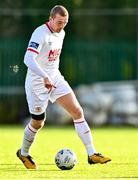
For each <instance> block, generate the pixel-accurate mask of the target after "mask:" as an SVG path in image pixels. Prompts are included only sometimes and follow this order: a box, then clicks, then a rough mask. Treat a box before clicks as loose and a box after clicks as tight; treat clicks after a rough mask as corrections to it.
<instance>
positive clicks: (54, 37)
mask: <svg viewBox="0 0 138 180" xmlns="http://www.w3.org/2000/svg"><path fill="white" fill-rule="evenodd" d="M68 18H69V14H68V11H67V9H66V8H65V7H63V6H61V5H56V6H55V7H53V8H52V10H51V12H50V17H49V21H48V22H46V23H45V24H43V25H41V26H39V27H38V28H37V29H35V31H34V32H33V34H32V36H31V39H30V41H29V44H28V48H27V50H26V53H25V57H24V63H25V64H26V66H27V67H28V71H27V75H26V82H25V90H26V97H27V102H28V107H29V112H30V114H31V120H30V122H29V124H28V125H27V126H26V128H25V130H24V138H23V143H22V147H21V148H20V149H19V150H18V151H17V156H18V157H19V159H20V160H21V161H22V162H23V164H24V166H25V167H26V168H28V169H36V168H37V165H36V163H35V161H34V160H33V158H32V157H31V156H30V153H29V150H30V147H31V145H32V143H33V142H34V140H35V137H36V134H37V133H38V131H39V130H40V129H41V128H42V127H43V126H44V121H45V112H46V108H47V105H48V101H49V100H50V101H51V102H52V103H53V102H55V101H56V102H57V103H58V104H59V105H61V106H62V107H63V108H64V109H65V110H66V111H67V112H68V113H69V114H70V115H71V117H72V119H73V122H74V126H75V129H76V132H77V133H78V135H79V137H80V139H81V140H82V142H83V144H84V146H85V148H86V151H87V155H88V163H89V164H95V163H101V164H103V163H106V162H108V161H111V159H110V158H108V157H104V156H102V155H101V154H100V153H96V150H95V147H94V144H93V140H92V135H91V131H90V128H89V126H88V124H87V122H86V120H85V117H84V113H83V110H82V107H81V106H80V104H79V102H78V100H77V99H76V96H75V94H74V92H73V90H72V89H71V87H70V86H69V84H68V83H67V81H66V80H65V79H64V77H63V76H62V75H61V73H60V71H59V57H60V53H61V49H62V44H63V40H64V36H65V32H64V30H63V29H64V27H65V26H66V25H67V23H68ZM54 118H56V117H54Z"/></svg>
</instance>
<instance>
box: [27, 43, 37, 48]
mask: <svg viewBox="0 0 138 180" xmlns="http://www.w3.org/2000/svg"><path fill="white" fill-rule="evenodd" d="M38 46H39V44H38V43H36V42H30V44H29V47H32V48H35V49H37V48H38Z"/></svg>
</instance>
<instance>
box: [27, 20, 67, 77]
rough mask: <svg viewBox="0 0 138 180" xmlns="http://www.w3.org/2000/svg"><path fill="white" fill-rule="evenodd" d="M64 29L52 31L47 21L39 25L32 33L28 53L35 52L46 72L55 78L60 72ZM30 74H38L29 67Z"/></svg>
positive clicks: (37, 59) (36, 58) (38, 61)
mask: <svg viewBox="0 0 138 180" xmlns="http://www.w3.org/2000/svg"><path fill="white" fill-rule="evenodd" d="M64 36H65V32H64V30H62V31H61V32H59V33H55V32H52V31H51V29H50V28H49V26H48V23H45V24H43V25H41V26H39V27H38V28H37V29H36V30H35V31H34V32H33V34H32V36H31V39H30V41H29V44H28V48H27V52H26V53H28V52H29V53H35V60H36V61H37V63H38V64H39V66H40V67H41V68H42V69H43V70H44V71H45V72H46V74H47V75H48V76H49V77H50V78H52V79H53V77H55V76H57V75H58V74H60V73H59V57H60V53H61V49H62V44H63V39H64ZM28 75H29V76H30V75H31V76H37V74H36V73H34V72H33V71H32V70H30V69H28Z"/></svg>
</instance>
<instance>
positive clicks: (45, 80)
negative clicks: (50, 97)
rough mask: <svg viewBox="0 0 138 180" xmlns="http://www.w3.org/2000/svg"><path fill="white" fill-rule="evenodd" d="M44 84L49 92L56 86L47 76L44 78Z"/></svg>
mask: <svg viewBox="0 0 138 180" xmlns="http://www.w3.org/2000/svg"><path fill="white" fill-rule="evenodd" d="M44 85H45V87H46V88H47V89H48V93H50V92H51V91H52V89H53V88H56V87H55V86H54V84H53V83H52V82H51V81H50V80H49V79H48V78H47V77H46V78H44Z"/></svg>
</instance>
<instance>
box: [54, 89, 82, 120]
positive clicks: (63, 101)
mask: <svg viewBox="0 0 138 180" xmlns="http://www.w3.org/2000/svg"><path fill="white" fill-rule="evenodd" d="M56 101H57V103H58V104H60V105H61V106H62V107H63V108H64V109H65V110H66V111H68V112H69V113H70V115H71V116H72V117H73V118H75V119H76V118H77V119H78V118H81V117H82V116H83V110H82V107H81V106H80V104H79V102H78V100H77V98H76V96H75V94H74V92H70V93H69V94H66V95H64V96H62V97H60V98H58V99H57V100H56Z"/></svg>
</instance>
